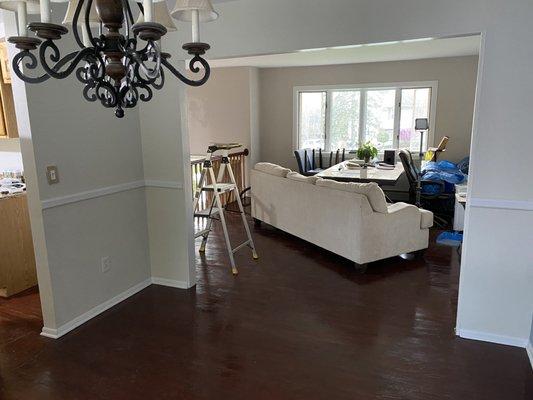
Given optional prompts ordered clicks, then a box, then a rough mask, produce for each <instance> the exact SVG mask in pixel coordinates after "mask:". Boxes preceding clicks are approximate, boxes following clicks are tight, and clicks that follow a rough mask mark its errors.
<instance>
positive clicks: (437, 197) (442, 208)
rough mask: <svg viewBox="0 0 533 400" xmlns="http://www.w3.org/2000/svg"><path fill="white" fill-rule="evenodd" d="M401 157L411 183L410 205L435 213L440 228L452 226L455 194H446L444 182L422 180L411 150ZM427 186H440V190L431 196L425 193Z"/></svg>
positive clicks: (400, 154)
mask: <svg viewBox="0 0 533 400" xmlns="http://www.w3.org/2000/svg"><path fill="white" fill-rule="evenodd" d="M399 156H400V160H401V161H402V165H403V169H404V170H405V174H406V175H407V180H408V181H409V203H411V204H414V205H416V206H417V207H422V208H424V209H426V210H429V211H431V212H433V214H434V219H435V223H436V224H437V225H438V226H441V227H446V226H448V225H450V222H451V218H452V216H453V198H454V194H453V193H445V189H446V186H445V184H444V182H442V181H432V180H425V179H424V180H422V179H421V175H420V171H419V170H418V168H417V167H416V165H415V163H414V162H413V156H412V155H411V152H410V151H409V150H405V149H404V150H400V152H399ZM427 185H431V186H438V188H439V190H438V191H437V192H436V193H431V194H427V193H423V188H424V186H427Z"/></svg>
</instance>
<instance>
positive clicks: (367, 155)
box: [356, 142, 378, 168]
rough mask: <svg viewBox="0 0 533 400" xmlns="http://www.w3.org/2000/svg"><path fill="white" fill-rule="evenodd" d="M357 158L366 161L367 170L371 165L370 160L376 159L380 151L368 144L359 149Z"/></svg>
mask: <svg viewBox="0 0 533 400" xmlns="http://www.w3.org/2000/svg"><path fill="white" fill-rule="evenodd" d="M356 155H357V158H358V159H359V160H365V165H364V167H365V168H366V167H367V166H368V165H369V164H370V160H372V159H374V158H376V157H377V155H378V149H376V147H374V146H373V145H372V143H370V142H366V143H365V144H364V145H362V146H361V147H359V148H358V149H357V153H356Z"/></svg>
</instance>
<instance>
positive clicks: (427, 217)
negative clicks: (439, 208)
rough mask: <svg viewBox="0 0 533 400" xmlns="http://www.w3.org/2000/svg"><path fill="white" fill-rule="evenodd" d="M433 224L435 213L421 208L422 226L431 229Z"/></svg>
mask: <svg viewBox="0 0 533 400" xmlns="http://www.w3.org/2000/svg"><path fill="white" fill-rule="evenodd" d="M432 226H433V213H432V212H431V211H428V210H424V209H423V208H421V209H420V228H421V229H429V228H431V227H432Z"/></svg>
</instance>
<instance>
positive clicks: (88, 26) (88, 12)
mask: <svg viewBox="0 0 533 400" xmlns="http://www.w3.org/2000/svg"><path fill="white" fill-rule="evenodd" d="M82 1H83V0H82ZM80 3H81V1H80ZM92 5H93V0H87V6H86V7H85V21H83V23H84V24H85V29H86V31H87V36H88V37H89V41H90V42H91V44H92V45H93V47H95V48H96V47H98V44H97V43H96V40H94V36H93V33H92V31H91V24H90V23H89V17H90V15H91V7H92ZM83 47H85V46H83Z"/></svg>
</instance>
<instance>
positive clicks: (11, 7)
mask: <svg viewBox="0 0 533 400" xmlns="http://www.w3.org/2000/svg"><path fill="white" fill-rule="evenodd" d="M22 1H24V2H25V3H26V10H27V13H28V14H34V15H36V14H39V13H40V12H41V9H40V6H39V2H38V1H32V0H22ZM20 2H21V0H17V1H15V0H4V1H0V8H1V9H3V10H8V11H15V12H16V11H17V8H18V6H17V3H20Z"/></svg>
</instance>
